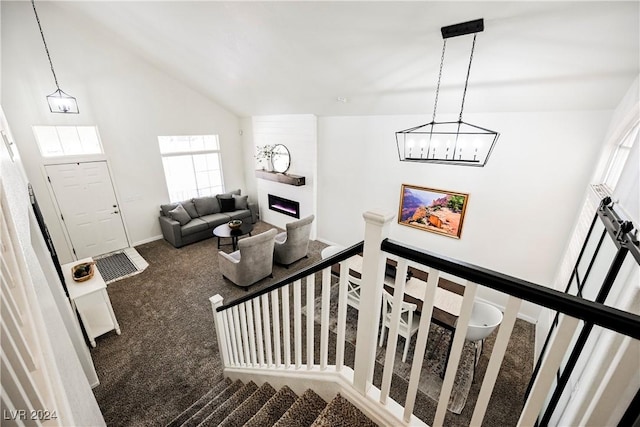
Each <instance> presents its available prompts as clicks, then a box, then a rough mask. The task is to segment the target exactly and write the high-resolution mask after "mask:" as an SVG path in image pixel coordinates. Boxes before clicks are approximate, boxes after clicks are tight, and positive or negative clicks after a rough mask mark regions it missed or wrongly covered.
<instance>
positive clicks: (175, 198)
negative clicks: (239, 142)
mask: <svg viewBox="0 0 640 427" xmlns="http://www.w3.org/2000/svg"><path fill="white" fill-rule="evenodd" d="M201 137H213V138H215V142H216V144H215V145H216V148H212V149H200V150H184V149H182V150H175V151H163V149H162V145H163V144H162V138H190V139H192V138H201ZM158 145H159V147H160V157H161V159H164V158H168V157H187V156H189V157H190V158H191V162H192V165H193V169H192V170H193V172H194V173H195V170H196V165H195V160H194V156H197V155H202V154H217V156H218V171H219V173H220V186H221V191H220V193H223V192H224V189H225V184H224V172H223V170H222V150H221V149H220V139H219V138H218V135H212V134H210V135H171V136H158ZM162 166H163V173H164V175H165V183H166V185H167V192H168V193H169V201H170V202H172V203H173V202H180V201H182V200H186V199H189V198H192V197H202V196H214V195H215V194H218V193H219V192H218V191H214V192H212V191H206V189H205V188H203V187H199V186H198V180H197V175H194V181H195V182H196V189H195V194H189V195H186V196H184V195H177V194H172V192H171V190H170V185H169V180H168V178H167V171H166V169H165V166H164V161H163V165H162Z"/></svg>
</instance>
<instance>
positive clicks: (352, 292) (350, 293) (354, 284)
mask: <svg viewBox="0 0 640 427" xmlns="http://www.w3.org/2000/svg"><path fill="white" fill-rule="evenodd" d="M347 304H348V305H350V306H351V307H353V308H355V309H356V310H358V309H359V307H360V279H358V278H355V277H353V276H352V275H349V279H348V282H347Z"/></svg>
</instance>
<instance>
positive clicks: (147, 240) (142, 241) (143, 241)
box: [131, 234, 164, 247]
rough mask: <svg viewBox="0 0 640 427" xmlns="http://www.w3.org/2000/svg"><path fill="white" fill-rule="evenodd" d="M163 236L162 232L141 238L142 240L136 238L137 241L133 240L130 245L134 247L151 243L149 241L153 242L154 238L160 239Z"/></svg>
mask: <svg viewBox="0 0 640 427" xmlns="http://www.w3.org/2000/svg"><path fill="white" fill-rule="evenodd" d="M163 238H164V237H163V236H162V234H160V235H158V236H153V237H149V238H148V239H142V240H138V241H137V242H134V243H133V244H132V245H131V247H136V246H138V245H144V244H145V243H151V242H155V241H156V240H162V239H163Z"/></svg>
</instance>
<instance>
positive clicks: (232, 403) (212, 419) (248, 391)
mask: <svg viewBox="0 0 640 427" xmlns="http://www.w3.org/2000/svg"><path fill="white" fill-rule="evenodd" d="M256 390H258V386H257V385H256V383H254V382H253V381H249V382H248V383H247V384H245V385H244V386H242V388H240V389H239V390H238V391H236V392H235V393H234V394H233V396H231V397H229V398H228V399H227V401H226V402H224V403H223V404H222V405H220V406H218V407H217V408H216V409H215V411H213V412H212V413H211V414H209V416H208V417H207V418H205V419H204V421H202V422H201V423H200V424H198V427H213V426H217V425H219V424H220V423H221V422H222V421H224V419H225V418H227V416H228V415H229V414H230V413H232V412H233V410H234V409H236V408H237V407H238V406H240V405H241V404H242V402H244V401H245V400H246V399H247V398H249V396H251V395H252V394H253V393H254V392H255V391H256Z"/></svg>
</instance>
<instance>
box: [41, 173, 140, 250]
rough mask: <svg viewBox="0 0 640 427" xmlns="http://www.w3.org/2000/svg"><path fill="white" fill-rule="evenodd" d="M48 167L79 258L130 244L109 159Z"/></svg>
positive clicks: (50, 179)
mask: <svg viewBox="0 0 640 427" xmlns="http://www.w3.org/2000/svg"><path fill="white" fill-rule="evenodd" d="M45 170H46V171H47V176H48V179H49V181H50V182H51V186H52V188H53V192H54V194H55V198H56V201H57V203H58V208H59V209H60V213H61V214H62V221H63V224H64V226H65V228H66V229H67V233H68V235H69V238H70V240H71V244H72V245H73V251H74V253H75V255H76V258H77V259H81V258H87V257H92V256H96V255H101V254H105V253H108V252H113V251H116V250H119V249H123V248H126V247H128V246H129V242H128V240H127V235H126V233H125V230H124V223H123V222H122V216H121V215H120V208H119V207H118V202H117V200H116V195H115V191H114V190H113V185H112V182H111V176H110V175H109V169H108V168H107V162H106V161H97V162H83V163H67V164H60V165H47V166H45Z"/></svg>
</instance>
